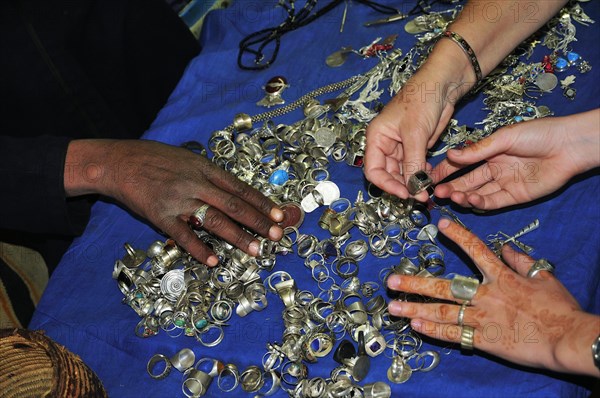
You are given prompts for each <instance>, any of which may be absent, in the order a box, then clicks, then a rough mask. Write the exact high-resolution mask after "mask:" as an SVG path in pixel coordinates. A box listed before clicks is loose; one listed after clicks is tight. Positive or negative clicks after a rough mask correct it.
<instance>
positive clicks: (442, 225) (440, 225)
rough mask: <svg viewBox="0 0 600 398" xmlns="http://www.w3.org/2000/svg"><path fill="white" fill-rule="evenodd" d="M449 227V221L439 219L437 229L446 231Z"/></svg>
mask: <svg viewBox="0 0 600 398" xmlns="http://www.w3.org/2000/svg"><path fill="white" fill-rule="evenodd" d="M449 226H450V219H449V218H446V217H441V218H440V221H439V222H438V228H439V229H446V228H448V227H449Z"/></svg>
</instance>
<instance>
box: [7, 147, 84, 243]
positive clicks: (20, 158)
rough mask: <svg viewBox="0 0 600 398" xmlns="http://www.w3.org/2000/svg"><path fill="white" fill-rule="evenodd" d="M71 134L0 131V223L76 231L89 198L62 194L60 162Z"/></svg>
mask: <svg viewBox="0 0 600 398" xmlns="http://www.w3.org/2000/svg"><path fill="white" fill-rule="evenodd" d="M70 141H71V138H66V137H50V136H42V137H32V138H14V137H4V136H0V181H1V182H2V183H1V184H2V185H1V186H2V189H1V190H0V191H1V194H0V229H3V230H16V231H26V232H34V233H51V234H60V235H77V234H80V233H81V232H83V229H84V228H85V224H86V223H87V220H88V218H89V211H90V207H91V201H90V200H89V198H77V199H67V198H66V196H65V190H64V165H65V158H66V154H67V147H68V145H69V142H70Z"/></svg>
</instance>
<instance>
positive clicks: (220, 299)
mask: <svg viewBox="0 0 600 398" xmlns="http://www.w3.org/2000/svg"><path fill="white" fill-rule="evenodd" d="M563 15H564V14H563ZM551 33H552V32H551ZM425 42H427V40H425ZM426 44H430V43H424V41H421V42H420V43H419V44H417V46H415V47H414V48H413V49H412V50H411V51H409V52H408V53H407V54H406V55H405V56H404V57H402V58H401V57H400V56H401V51H399V50H394V51H393V52H391V53H390V54H388V55H387V57H382V58H381V62H380V64H379V65H378V66H377V67H375V68H373V69H372V70H371V71H369V72H367V73H366V74H364V75H362V76H358V77H357V78H356V79H352V80H349V81H348V83H344V84H343V85H339V88H344V87H347V85H348V84H351V87H349V88H347V89H346V91H344V92H343V93H342V94H341V95H340V96H338V97H337V99H336V101H334V102H329V103H327V104H320V103H319V101H317V100H316V99H312V100H310V99H303V100H302V101H301V102H298V104H300V103H301V104H302V105H303V106H304V109H303V111H304V116H305V117H304V118H303V119H302V120H300V121H298V122H296V123H293V124H291V125H286V124H278V125H276V124H275V123H273V122H272V121H271V120H266V121H265V122H264V124H263V125H262V126H259V127H256V128H254V126H253V122H254V121H258V120H263V118H260V117H259V118H254V119H253V118H252V117H250V116H248V115H245V114H240V115H237V116H236V118H235V120H234V122H233V124H232V126H233V128H231V127H230V126H228V127H227V128H225V129H224V130H219V131H216V132H214V133H213V134H212V136H211V138H210V140H209V142H208V146H209V148H210V150H211V151H212V153H213V155H214V156H213V157H212V161H213V162H214V163H215V164H217V165H219V166H221V167H222V168H224V169H225V170H227V171H229V172H231V173H232V174H234V175H235V176H237V177H238V178H239V179H241V180H242V181H245V182H247V183H248V184H250V185H252V186H253V187H255V188H257V189H258V190H260V191H261V192H262V193H264V194H265V195H267V196H269V197H270V198H271V199H272V200H273V201H275V202H276V203H280V204H283V203H293V204H296V205H298V206H300V204H301V203H302V201H303V199H305V198H306V197H308V196H310V195H313V196H314V200H315V201H316V203H318V204H319V205H321V208H322V209H323V214H322V216H321V218H320V220H319V226H320V227H322V228H323V229H324V230H326V231H328V232H329V233H330V237H328V238H326V239H319V238H317V236H315V235H312V234H304V233H302V232H301V230H300V226H299V225H298V226H290V227H287V228H286V229H285V230H284V232H285V235H284V238H283V239H282V240H281V241H280V242H271V241H268V240H264V239H263V240H262V241H261V251H260V252H261V254H260V255H259V256H258V257H256V258H254V257H250V256H248V255H246V254H245V253H243V252H242V251H240V250H239V249H236V248H234V247H233V246H231V245H230V244H228V243H226V242H224V241H222V240H220V239H217V238H215V237H214V236H212V235H210V234H208V233H206V232H203V231H198V232H197V234H198V238H199V239H201V240H202V241H203V242H205V243H206V244H207V245H209V246H210V247H211V248H212V249H213V251H214V252H215V253H216V254H217V255H218V256H219V258H220V260H221V261H220V264H219V266H218V267H215V268H208V267H206V266H205V265H204V264H201V263H199V262H198V261H196V260H194V259H193V258H192V257H191V256H190V255H189V254H188V253H185V252H184V251H182V249H181V248H180V247H179V246H178V245H177V244H176V242H174V241H172V240H167V241H166V242H160V241H157V242H154V243H153V244H151V245H150V247H148V248H147V250H145V251H144V250H139V249H134V248H133V247H131V246H130V245H129V244H126V245H125V248H126V252H127V253H126V255H125V256H124V257H123V258H121V259H119V260H117V261H116V263H115V266H114V271H113V278H114V279H116V280H117V283H118V286H119V289H120V290H121V292H122V293H123V295H124V296H125V297H124V299H123V302H124V303H126V304H127V305H129V306H131V308H132V309H133V310H134V311H135V312H136V313H137V314H138V315H139V316H140V318H141V320H140V321H139V323H138V325H137V326H136V328H135V333H136V335H138V336H140V337H149V336H153V335H156V334H157V333H159V332H160V330H163V331H164V332H165V333H167V334H168V335H169V336H171V337H178V336H181V335H186V336H190V337H192V338H195V339H196V340H197V341H198V342H199V343H200V344H202V345H204V346H207V347H212V346H216V345H218V344H219V343H220V342H221V341H223V339H224V338H225V337H226V336H225V331H224V327H225V325H226V324H227V322H228V321H229V320H230V319H231V317H232V316H233V313H234V312H235V313H236V315H237V316H240V317H244V316H246V315H248V314H249V313H251V312H253V311H261V310H263V309H264V308H265V307H266V306H267V304H268V298H269V297H270V296H278V297H279V299H281V300H282V301H283V303H284V305H285V310H284V311H283V313H282V321H283V323H284V326H285V331H284V333H283V335H282V338H281V342H268V343H267V345H266V352H265V354H264V356H263V357H262V361H261V364H260V366H256V365H253V366H249V367H248V368H246V369H245V370H244V371H242V372H239V371H238V369H237V367H236V366H235V365H234V364H227V365H224V364H223V363H221V362H219V361H218V360H216V359H212V358H202V359H200V360H199V361H198V363H197V364H196V365H195V366H192V367H189V368H188V369H185V370H184V384H183V387H182V388H183V391H184V394H185V395H186V396H189V397H192V396H194V397H196V396H202V395H204V394H205V393H206V390H207V389H208V386H209V385H210V383H211V381H212V379H213V378H214V377H217V386H218V388H219V389H220V390H221V391H223V392H230V391H233V390H234V389H236V388H237V387H238V385H239V386H241V388H242V389H243V390H244V391H245V392H248V393H255V394H259V395H262V396H265V395H270V394H273V393H275V392H276V391H278V390H279V389H284V390H285V391H286V392H288V394H289V395H290V396H291V397H312V398H318V397H342V396H343V397H346V396H356V397H358V396H372V397H374V396H378V397H383V396H388V397H389V396H390V395H389V394H388V390H389V386H387V385H386V384H385V383H381V382H379V383H373V384H370V385H365V386H363V387H361V386H359V385H358V384H356V381H357V380H355V378H354V375H353V369H352V363H353V362H352V361H348V362H347V363H346V362H344V364H342V365H340V366H339V367H337V368H335V369H333V370H332V371H331V373H330V375H329V377H328V378H320V377H316V378H308V377H307V375H308V365H307V364H311V363H315V362H317V361H318V358H320V357H323V356H325V355H329V354H330V352H331V351H332V350H333V349H334V347H335V345H336V343H338V342H339V341H341V340H342V339H343V338H344V337H349V338H350V339H352V340H354V341H357V340H358V339H359V337H358V336H359V334H360V335H361V336H364V339H365V351H366V354H367V355H368V356H369V357H376V356H379V355H381V354H383V355H384V356H386V357H388V358H390V360H391V365H390V368H389V369H388V373H387V376H388V380H389V381H390V382H392V383H403V382H405V381H407V380H408V379H409V378H410V376H411V374H412V372H414V371H422V372H427V371H430V370H432V369H434V368H435V366H437V364H438V363H439V354H438V353H437V352H434V351H429V350H425V351H422V350H421V339H420V338H419V336H418V335H416V334H414V333H412V331H411V329H410V325H409V322H408V320H407V319H392V318H391V317H390V315H389V314H388V312H387V303H386V299H385V298H384V296H383V295H381V294H378V292H379V291H380V286H385V284H386V280H387V278H388V277H389V275H391V274H409V275H420V276H424V277H431V276H440V275H444V274H445V265H444V256H443V252H442V250H441V249H440V248H439V247H438V246H437V243H436V240H435V238H436V234H437V229H436V228H435V225H433V224H431V216H430V214H429V211H428V209H427V208H425V207H424V206H423V205H422V204H419V203H415V202H413V201H411V200H400V199H398V198H394V197H391V196H389V195H386V194H383V195H373V194H371V192H368V197H367V198H364V197H363V196H364V194H363V192H362V191H359V192H358V194H357V196H356V199H355V200H354V201H353V202H351V201H350V200H349V199H347V198H338V199H337V200H336V201H335V202H333V203H331V204H329V206H328V207H325V206H324V204H323V203H319V200H318V199H319V198H318V195H317V193H318V192H317V191H316V190H315V188H316V186H317V185H318V184H319V183H322V182H323V181H329V180H330V176H329V172H328V166H329V164H330V163H331V162H332V161H333V162H345V163H346V164H348V165H350V166H358V167H360V166H361V165H362V157H363V156H364V145H365V127H366V123H367V122H368V121H369V120H370V119H372V117H374V116H375V115H376V112H375V111H373V110H372V109H368V108H367V107H365V106H364V105H365V104H366V105H369V104H368V103H367V102H366V101H365V100H363V99H365V98H371V99H377V98H379V95H378V94H380V93H381V92H382V91H383V90H379V85H380V83H381V82H382V81H384V80H390V79H391V80H392V82H391V85H390V86H391V87H393V88H392V89H391V90H392V93H394V92H397V91H398V90H399V89H400V88H401V87H402V85H403V84H404V83H405V82H406V81H407V80H408V78H409V75H410V74H411V73H412V72H414V70H416V69H417V67H418V65H419V64H420V63H421V62H422V61H423V59H424V58H425V57H426V54H427V52H428V50H427V46H426ZM520 68H521V70H525V72H526V73H528V74H529V75H531V71H537V72H536V73H538V72H539V71H538V69H539V68H537V66H532V67H530V68H529V69H527V68H525V67H523V66H521V67H520ZM518 70H519V69H518V68H517V71H516V72H514V76H517V73H520V72H518ZM399 71H404V72H402V73H400V72H399ZM512 77H513V76H512V75H511V77H510V81H511V82H512V81H513V80H514V79H512ZM497 79H499V80H496V81H495V83H494V82H492V83H490V84H488V87H503V85H504V86H505V85H506V84H508V83H510V82H508V83H507V81H508V80H509V78H507V77H506V76H505V77H504V81H505V82H504V83H503V82H502V80H501V79H502V76H501V75H499V76H498V77H497ZM494 84H496V85H494ZM363 86H365V88H364V89H363V91H362V92H361V93H360V95H359V99H357V100H349V97H350V95H352V94H354V93H356V92H357V91H358V90H359V89H360V88H361V87H363ZM336 87H337V86H336ZM378 90H379V91H378ZM330 91H331V90H323V92H330ZM320 92H321V91H319V90H315V93H320ZM496 93H497V92H495V91H489V90H488V92H487V95H488V97H489V99H488V100H487V101H486V104H487V105H488V107H490V110H491V111H492V112H491V114H490V116H489V117H488V119H489V120H487V119H486V121H484V123H485V125H486V128H484V130H479V131H475V132H472V133H471V135H468V134H466V133H465V132H463V131H462V130H461V129H460V128H459V127H458V126H457V123H456V122H454V124H451V125H450V127H449V130H448V131H449V133H450V136H447V137H446V141H447V142H449V147H451V146H456V145H459V144H461V143H464V142H465V141H466V140H474V141H476V140H478V139H481V138H483V137H484V136H485V135H487V134H489V133H491V130H493V129H495V128H497V127H499V126H500V125H504V124H510V123H512V122H514V114H521V113H523V112H530V111H529V110H528V109H529V108H528V107H529V106H530V105H531V104H530V103H528V102H523V101H522V97H519V98H513V97H511V98H496V97H494V95H495V94H496ZM510 101H517V103H515V105H514V106H513V105H511V102H510ZM499 107H501V108H502V109H503V110H502V109H500V108H499ZM507 107H508V108H510V110H511V112H512V113H509V116H508V118H505V119H502V120H500V119H499V118H498V117H497V116H494V115H496V113H498V112H500V113H504V114H506V112H505V111H504V110H506V109H507ZM499 109H500V110H499ZM513 111H514V112H513ZM532 112H533V113H534V114H533V116H532V117H545V116H548V115H549V114H551V112H549V111H547V110H546V109H543V108H542V107H537V108H536V107H534V108H533V110H532ZM504 116H506V115H504ZM511 117H513V119H511ZM490 126H491V127H490ZM457 132H460V134H463V135H462V136H460V137H458V136H459V135H460V134H458V133H457ZM452 134H454V136H452ZM457 137H458V138H459V139H457ZM452 140H454V141H452ZM275 172H279V173H280V174H281V173H283V175H284V176H285V178H283V180H277V181H275V180H273V178H272V177H273V174H274V173H275ZM438 209H439V208H438ZM443 211H444V214H446V215H448V213H449V211H448V210H447V209H443ZM355 232H358V233H359V234H360V235H361V236H362V237H363V238H358V239H357V238H356V237H355V236H354V237H353V236H352V235H353V234H354V233H355ZM293 252H295V253H296V255H298V256H300V257H301V258H303V259H304V264H305V266H306V268H307V271H306V272H309V273H310V275H311V277H312V279H313V280H314V282H315V285H314V286H313V288H314V289H313V290H311V291H309V290H299V289H298V288H297V287H296V283H295V280H294V279H293V278H292V276H291V275H290V274H288V273H286V272H284V271H275V272H273V270H274V268H275V266H276V260H277V258H278V256H282V255H288V254H290V253H293ZM367 253H371V255H373V256H376V257H379V258H387V257H390V258H392V259H393V260H390V264H391V265H390V266H389V267H387V268H384V269H382V270H381V272H380V274H379V278H380V280H379V281H378V282H374V281H361V280H360V279H359V278H358V274H359V263H360V262H361V261H362V260H363V259H364V258H365V256H366V255H367ZM398 299H400V300H402V299H404V297H402V296H400V297H399V298H398ZM161 362H164V363H165V365H164V366H165V372H167V374H168V372H169V371H170V369H171V368H172V367H176V368H177V365H175V364H173V363H172V361H171V359H169V358H167V357H166V356H164V355H161V354H157V355H156V356H155V357H153V358H152V359H151V360H150V362H149V363H148V373H149V374H150V375H151V376H152V377H154V378H157V379H160V378H164V377H166V375H165V374H163V373H159V374H158V375H157V374H155V373H153V368H154V367H155V366H156V365H157V364H158V363H161ZM207 363H208V364H212V365H213V367H212V368H211V369H209V370H206V369H200V366H199V365H203V366H204V367H205V365H206V364H207ZM167 369H168V370H167ZM215 369H219V371H215ZM215 372H216V373H215ZM390 394H391V393H390Z"/></svg>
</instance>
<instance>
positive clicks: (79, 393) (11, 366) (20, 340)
mask: <svg viewBox="0 0 600 398" xmlns="http://www.w3.org/2000/svg"><path fill="white" fill-rule="evenodd" d="M0 359H1V360H0V397H2V398H26V397H36V398H37V397H69V398H75V397H107V395H106V391H105V390H104V387H103V386H102V383H101V382H100V380H99V379H98V377H97V376H96V374H95V373H94V372H93V371H92V370H91V369H90V368H88V367H87V365H85V364H84V363H83V362H82V361H81V359H80V358H79V357H78V356H77V355H75V354H73V353H71V352H70V351H68V350H67V349H66V348H65V347H63V346H62V345H60V344H57V343H55V342H54V341H52V340H50V339H49V338H48V337H46V335H44V333H42V332H38V331H29V330H23V329H3V330H0Z"/></svg>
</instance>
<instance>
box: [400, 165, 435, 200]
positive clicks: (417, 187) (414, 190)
mask: <svg viewBox="0 0 600 398" xmlns="http://www.w3.org/2000/svg"><path fill="white" fill-rule="evenodd" d="M432 184H433V180H432V179H431V177H430V176H429V174H427V172H426V171H423V170H419V171H417V172H416V173H415V174H413V175H411V176H410V178H409V179H408V183H407V184H406V188H407V189H408V193H410V194H411V195H416V194H418V193H420V192H421V191H424V190H426V189H427V188H429V187H430V186H431V185H432Z"/></svg>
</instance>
